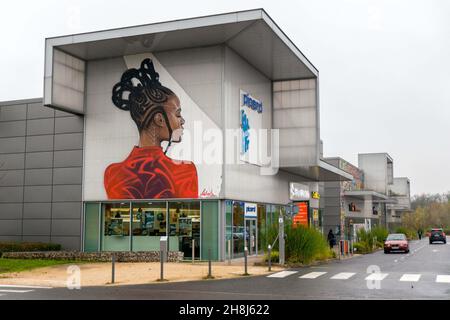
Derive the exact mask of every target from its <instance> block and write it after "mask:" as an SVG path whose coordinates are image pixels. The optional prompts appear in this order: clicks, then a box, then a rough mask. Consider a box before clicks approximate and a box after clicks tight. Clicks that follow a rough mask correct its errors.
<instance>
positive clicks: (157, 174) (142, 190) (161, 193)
mask: <svg viewBox="0 0 450 320" xmlns="http://www.w3.org/2000/svg"><path fill="white" fill-rule="evenodd" d="M104 184H105V190H106V194H107V195H108V199H163V198H197V197H198V177H197V169H196V168H195V165H194V164H193V163H191V162H188V161H177V160H172V159H170V158H169V157H167V156H166V155H165V154H164V152H163V151H162V148H161V147H141V148H139V147H136V146H135V147H134V148H133V151H131V153H130V155H129V156H128V158H127V159H125V161H123V162H120V163H113V164H111V165H109V166H108V168H106V171H105V177H104Z"/></svg>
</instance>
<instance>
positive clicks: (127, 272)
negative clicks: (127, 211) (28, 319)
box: [0, 257, 284, 287]
mask: <svg viewBox="0 0 450 320" xmlns="http://www.w3.org/2000/svg"><path fill="white" fill-rule="evenodd" d="M260 260H261V257H250V258H249V259H248V264H247V272H248V273H249V274H250V275H251V276H254V275H264V274H269V273H273V272H278V271H281V270H284V268H281V267H279V266H272V272H268V268H267V266H254V263H255V262H257V261H260ZM70 265H71V264H70V262H69V264H67V265H59V266H52V267H46V268H40V269H35V270H31V271H25V272H20V273H9V274H6V273H5V274H0V284H14V285H36V286H51V287H66V284H67V280H68V279H69V278H73V274H72V273H70V272H69V273H68V267H69V266H70ZM78 267H79V268H80V271H81V286H82V287H83V286H103V285H109V286H114V285H131V284H149V283H160V282H159V281H157V280H158V279H159V278H160V263H159V262H141V263H131V262H121V263H116V264H115V283H114V284H111V269H112V268H111V263H86V264H80V265H78ZM211 270H212V276H213V277H214V279H228V278H240V277H243V274H244V259H235V260H232V263H231V265H228V261H225V262H212V267H211ZM207 275H208V263H207V262H195V263H194V264H192V262H178V263H165V264H164V278H165V279H166V280H168V282H178V281H195V280H203V279H205V278H206V276H207ZM205 281H211V280H205Z"/></svg>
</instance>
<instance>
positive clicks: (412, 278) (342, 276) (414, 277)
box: [0, 271, 450, 292]
mask: <svg viewBox="0 0 450 320" xmlns="http://www.w3.org/2000/svg"><path fill="white" fill-rule="evenodd" d="M296 273H298V271H280V272H277V273H274V274H271V275H268V276H267V277H268V278H286V277H289V276H291V275H293V274H296ZM326 273H327V272H317V271H316V272H310V273H306V274H304V275H302V276H300V277H299V278H300V279H316V278H318V277H320V276H322V275H324V274H326ZM354 275H356V273H355V272H340V273H337V274H335V275H334V276H332V277H331V278H330V279H332V280H348V279H350V278H351V277H353V276H354ZM388 275H389V273H371V274H369V275H368V276H367V277H366V278H365V280H366V281H382V280H384V279H385V278H386V277H387V276H388ZM421 277H422V275H421V274H419V273H405V274H403V275H402V276H401V277H400V279H398V281H401V282H418V281H420V279H421ZM435 282H437V283H450V275H443V274H439V275H436V279H435ZM0 288H1V285H0ZM29 291H33V290H29ZM0 292H2V290H0Z"/></svg>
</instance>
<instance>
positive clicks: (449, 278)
mask: <svg viewBox="0 0 450 320" xmlns="http://www.w3.org/2000/svg"><path fill="white" fill-rule="evenodd" d="M436 282H441V283H450V276H448V275H437V276H436Z"/></svg>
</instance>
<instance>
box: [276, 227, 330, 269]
mask: <svg viewBox="0 0 450 320" xmlns="http://www.w3.org/2000/svg"><path fill="white" fill-rule="evenodd" d="M285 249H286V260H287V261H288V262H289V263H302V264H309V263H311V262H313V261H315V260H323V259H328V258H330V257H332V253H331V250H330V249H329V247H328V244H327V241H326V239H325V238H324V236H323V235H322V233H320V232H319V231H318V230H316V229H314V228H309V227H305V226H301V225H300V226H296V227H292V225H290V224H288V225H287V226H286V245H285Z"/></svg>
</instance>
